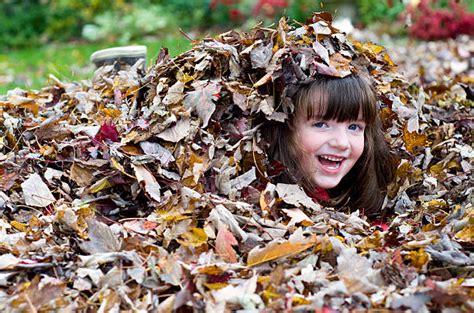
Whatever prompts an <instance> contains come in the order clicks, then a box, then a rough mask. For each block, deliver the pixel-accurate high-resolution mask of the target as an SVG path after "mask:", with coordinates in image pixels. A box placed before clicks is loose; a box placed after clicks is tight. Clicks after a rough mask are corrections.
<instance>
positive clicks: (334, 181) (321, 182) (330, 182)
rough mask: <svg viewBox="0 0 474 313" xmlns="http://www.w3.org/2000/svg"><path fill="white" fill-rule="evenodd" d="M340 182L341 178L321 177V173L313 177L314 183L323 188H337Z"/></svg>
mask: <svg viewBox="0 0 474 313" xmlns="http://www.w3.org/2000/svg"><path fill="white" fill-rule="evenodd" d="M340 182H341V179H339V178H331V179H321V175H319V177H315V178H314V179H313V184H314V185H315V186H317V187H319V188H323V189H332V188H335V187H336V186H337V185H339V183H340Z"/></svg>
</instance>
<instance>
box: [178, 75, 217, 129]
mask: <svg viewBox="0 0 474 313" xmlns="http://www.w3.org/2000/svg"><path fill="white" fill-rule="evenodd" d="M192 86H193V87H194V91H190V92H188V93H187V94H186V97H185V98H184V100H183V104H184V107H185V108H186V109H188V110H189V109H190V110H191V111H196V113H197V115H198V116H199V117H200V118H201V120H202V127H203V128H204V127H206V126H207V124H208V123H209V119H210V118H211V115H212V113H214V111H215V110H216V105H215V104H214V101H216V100H217V99H219V93H220V91H221V86H220V85H219V84H218V83H216V82H212V81H210V82H207V81H197V82H195V83H193V84H192Z"/></svg>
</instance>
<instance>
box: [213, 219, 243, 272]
mask: <svg viewBox="0 0 474 313" xmlns="http://www.w3.org/2000/svg"><path fill="white" fill-rule="evenodd" d="M238 244H239V242H238V241H237V239H235V237H234V235H233V234H232V233H231V232H230V231H229V230H228V229H227V227H221V228H220V229H219V231H218V233H217V237H216V252H217V254H218V255H219V256H220V257H221V258H222V259H223V260H225V261H226V262H230V263H235V262H237V254H236V253H235V250H234V248H232V246H236V245H238Z"/></svg>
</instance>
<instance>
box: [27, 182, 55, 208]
mask: <svg viewBox="0 0 474 313" xmlns="http://www.w3.org/2000/svg"><path fill="white" fill-rule="evenodd" d="M21 188H22V190H23V197H24V199H25V203H26V205H31V206H36V207H41V208H44V207H47V206H48V205H50V204H51V203H53V202H55V201H56V199H55V198H54V196H53V194H52V193H51V191H50V190H49V188H48V186H47V185H46V184H45V183H44V182H43V180H42V179H41V176H39V175H38V174H37V173H34V174H31V175H30V177H29V178H28V179H27V180H25V181H24V182H23V183H22V184H21Z"/></svg>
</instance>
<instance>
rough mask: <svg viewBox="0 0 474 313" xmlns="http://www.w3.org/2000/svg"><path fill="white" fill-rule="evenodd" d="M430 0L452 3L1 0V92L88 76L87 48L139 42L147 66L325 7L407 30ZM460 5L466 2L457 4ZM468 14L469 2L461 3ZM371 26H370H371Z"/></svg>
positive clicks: (387, 28)
mask: <svg viewBox="0 0 474 313" xmlns="http://www.w3.org/2000/svg"><path fill="white" fill-rule="evenodd" d="M420 2H421V3H423V2H429V3H430V5H431V6H434V7H437V8H440V9H445V8H448V7H449V6H450V3H451V2H453V1H452V0H438V1H427V0H327V1H320V0H115V1H110V0H3V1H2V3H1V4H0V94H5V93H6V91H7V90H10V89H13V88H15V87H20V88H25V89H30V88H33V89H37V88H40V87H41V86H44V85H45V84H46V83H47V76H48V74H49V73H52V74H54V75H55V76H57V77H58V78H59V79H62V80H66V81H71V80H81V79H86V78H89V77H90V76H91V75H92V73H93V71H94V67H93V66H92V65H91V64H90V62H89V56H90V54H91V53H92V52H94V51H96V50H98V49H102V48H107V47H112V46H118V45H128V44H144V45H146V46H147V47H148V59H149V60H148V64H152V62H153V58H154V57H155V56H156V55H157V54H158V52H159V49H160V48H161V47H167V48H169V50H170V53H171V55H177V54H179V53H181V52H183V51H185V50H187V49H189V48H190V47H191V43H190V40H189V39H187V38H186V36H184V35H183V33H185V34H187V35H188V37H191V38H193V39H198V38H201V37H203V36H205V35H213V34H217V33H220V32H222V31H225V30H228V29H231V28H240V29H244V30H245V29H250V28H251V27H252V26H254V25H256V24H257V23H258V22H260V21H262V22H263V23H264V25H270V24H271V23H274V22H276V21H278V19H279V18H280V17H281V16H283V15H285V16H289V17H290V18H293V19H296V20H299V21H304V20H305V18H306V17H308V16H309V15H310V14H311V12H314V11H320V10H327V11H329V12H331V13H333V14H334V15H335V17H348V18H350V20H351V21H352V24H353V25H354V26H356V27H358V28H362V27H367V26H368V27H375V28H378V29H381V31H383V32H388V33H390V34H392V35H406V27H404V24H403V19H404V12H406V7H407V5H410V4H411V5H412V6H416V5H419V4H420ZM458 2H463V1H456V3H458ZM465 7H466V10H468V11H469V12H471V11H472V10H473V8H474V1H467V2H466V5H465ZM374 25H375V26H374Z"/></svg>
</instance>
